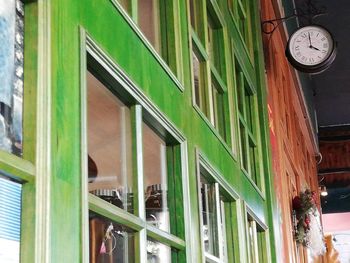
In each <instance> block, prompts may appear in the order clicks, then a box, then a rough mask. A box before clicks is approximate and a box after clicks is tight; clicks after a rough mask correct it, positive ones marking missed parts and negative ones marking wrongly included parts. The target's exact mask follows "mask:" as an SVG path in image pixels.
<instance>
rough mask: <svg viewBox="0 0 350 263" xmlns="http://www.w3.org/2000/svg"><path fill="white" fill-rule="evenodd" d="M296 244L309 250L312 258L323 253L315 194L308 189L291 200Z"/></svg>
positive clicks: (321, 233)
mask: <svg viewBox="0 0 350 263" xmlns="http://www.w3.org/2000/svg"><path fill="white" fill-rule="evenodd" d="M293 210H294V215H295V220H296V222H295V239H296V242H297V243H299V244H302V245H303V246H305V247H307V248H309V249H310V251H311V253H312V254H313V255H314V256H317V255H322V254H323V253H324V252H325V245H324V240H323V232H322V228H321V221H320V214H319V212H318V209H317V207H316V193H315V192H314V191H310V190H309V189H307V190H305V191H304V192H300V194H299V195H298V196H296V197H294V198H293Z"/></svg>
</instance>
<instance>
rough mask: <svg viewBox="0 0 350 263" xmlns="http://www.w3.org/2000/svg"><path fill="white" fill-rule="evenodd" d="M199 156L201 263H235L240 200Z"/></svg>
mask: <svg viewBox="0 0 350 263" xmlns="http://www.w3.org/2000/svg"><path fill="white" fill-rule="evenodd" d="M196 155H197V192H198V200H199V206H198V208H199V221H200V224H199V225H200V234H201V243H202V244H201V249H202V262H235V261H237V260H238V257H239V245H238V244H237V241H238V240H239V239H238V238H237V237H238V221H237V216H238V212H237V209H238V208H237V205H236V201H237V200H238V198H239V196H238V194H237V193H236V192H235V191H234V190H233V189H232V187H231V186H230V185H229V184H228V183H227V181H226V180H225V179H224V178H223V177H222V176H221V175H220V174H219V173H218V172H217V171H216V170H215V169H214V168H213V167H212V166H211V165H210V164H209V162H208V160H207V159H206V157H204V155H203V154H201V153H200V152H199V150H196ZM211 237H212V241H213V242H210V241H211V240H210V238H211Z"/></svg>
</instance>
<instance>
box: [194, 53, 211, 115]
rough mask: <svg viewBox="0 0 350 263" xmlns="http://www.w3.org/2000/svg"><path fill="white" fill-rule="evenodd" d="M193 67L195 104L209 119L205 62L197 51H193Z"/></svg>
mask: <svg viewBox="0 0 350 263" xmlns="http://www.w3.org/2000/svg"><path fill="white" fill-rule="evenodd" d="M192 66H193V85H194V96H195V102H196V105H197V106H198V107H199V108H200V109H201V110H202V112H203V113H204V114H205V115H206V116H207V117H208V116H209V110H208V109H207V91H206V89H207V86H206V85H207V83H206V81H205V76H206V69H205V62H204V61H201V60H200V59H199V57H198V56H197V54H196V52H195V51H192Z"/></svg>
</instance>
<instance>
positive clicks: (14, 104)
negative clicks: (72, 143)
mask: <svg viewBox="0 0 350 263" xmlns="http://www.w3.org/2000/svg"><path fill="white" fill-rule="evenodd" d="M23 17H24V7H23V3H22V2H21V1H20V0H0V43H1V45H0V149H2V150H5V151H8V152H10V153H14V154H16V155H18V156H21V155H22V108H23V59H24V58H23V57H24V56H23V30H24V19H23Z"/></svg>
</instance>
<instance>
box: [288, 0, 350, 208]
mask: <svg viewBox="0 0 350 263" xmlns="http://www.w3.org/2000/svg"><path fill="white" fill-rule="evenodd" d="M292 1H293V0H292ZM307 2H312V3H313V4H314V5H315V6H316V7H317V8H320V9H322V8H323V7H324V8H325V9H326V12H327V15H324V16H320V17H318V18H316V19H315V20H314V21H313V22H314V23H315V24H319V25H321V26H324V27H325V28H327V29H328V30H329V31H330V32H331V34H332V35H333V37H334V39H335V41H336V42H337V57H336V59H335V61H334V63H333V65H332V66H331V67H330V68H329V69H328V70H326V71H325V72H323V73H321V74H318V75H310V77H309V79H311V87H307V88H308V89H312V92H311V94H312V93H313V95H314V96H313V99H314V104H315V111H316V115H317V126H318V128H319V134H318V136H319V142H320V146H321V152H322V154H323V155H324V157H325V158H324V160H323V162H322V163H321V164H320V165H319V181H320V185H326V186H327V188H328V194H329V195H328V196H326V197H322V208H323V213H339V212H350V150H349V147H345V146H344V145H347V144H349V142H350V1H349V0H337V1H330V0H294V3H295V4H296V7H297V8H301V9H302V10H303V11H305V10H306V9H305V8H306V6H307V5H306V3H307ZM300 22H302V21H300ZM329 132H330V134H327V133H329ZM344 132H345V136H344ZM339 133H340V134H342V136H339ZM325 135H326V136H325ZM324 136H325V137H324ZM324 143H326V144H327V143H329V145H328V146H327V147H333V148H334V147H335V146H334V145H338V148H339V149H341V150H340V151H339V152H338V153H334V154H333V155H332V154H330V152H325V149H326V151H327V148H324V147H323V144H324ZM332 145H333V146H332ZM329 158H331V159H334V160H337V159H338V160H342V162H333V164H332V165H330V166H328V168H329V171H331V172H329V171H328V172H327V169H326V170H323V169H322V167H323V166H324V164H325V162H326V163H327V162H328V161H329Z"/></svg>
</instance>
